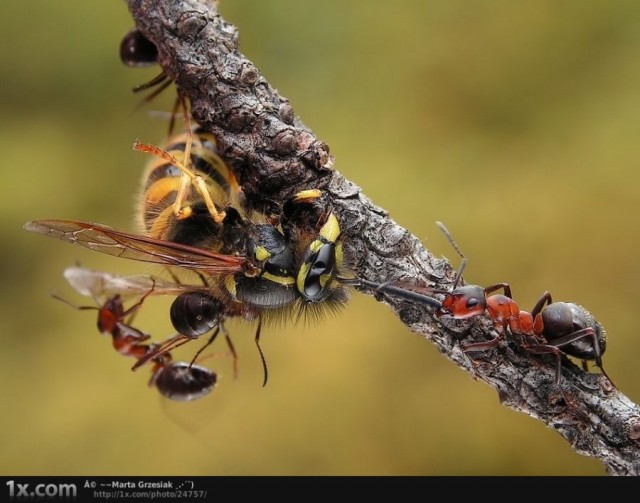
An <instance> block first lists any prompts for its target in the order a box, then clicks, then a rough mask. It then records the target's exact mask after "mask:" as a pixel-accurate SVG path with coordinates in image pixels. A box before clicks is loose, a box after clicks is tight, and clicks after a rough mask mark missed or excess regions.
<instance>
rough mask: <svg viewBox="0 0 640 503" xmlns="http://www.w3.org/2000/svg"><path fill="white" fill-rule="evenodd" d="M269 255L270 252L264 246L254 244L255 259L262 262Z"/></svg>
mask: <svg viewBox="0 0 640 503" xmlns="http://www.w3.org/2000/svg"><path fill="white" fill-rule="evenodd" d="M269 257H271V253H269V250H267V249H266V248H265V247H264V246H256V260H259V261H260V262H262V261H263V260H267V259H268V258H269Z"/></svg>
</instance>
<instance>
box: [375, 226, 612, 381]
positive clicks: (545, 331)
mask: <svg viewBox="0 0 640 503" xmlns="http://www.w3.org/2000/svg"><path fill="white" fill-rule="evenodd" d="M436 224H437V225H438V227H439V228H440V230H441V231H442V232H443V233H444V234H445V236H446V237H447V239H448V240H449V242H450V243H451V245H452V246H453V248H454V249H455V250H456V252H457V253H458V255H459V256H460V257H461V258H462V262H461V264H460V266H459V268H458V271H457V272H456V275H455V279H454V282H453V289H452V291H450V292H447V291H440V290H434V293H440V294H444V295H445V297H444V299H443V300H442V302H440V301H437V300H436V299H434V298H432V297H429V296H427V295H423V294H420V293H417V292H404V291H403V290H402V289H398V288H395V287H390V286H388V285H386V284H383V285H381V286H380V287H379V288H378V290H379V291H381V292H382V293H385V292H387V293H391V294H396V295H399V296H400V297H404V298H407V299H409V300H414V301H417V302H419V303H423V304H427V305H429V306H432V307H435V308H436V310H435V316H436V317H438V318H440V317H441V316H450V317H452V318H454V319H460V320H461V319H467V318H472V317H474V316H480V315H482V314H487V315H488V316H489V318H491V321H492V322H493V326H494V328H495V330H496V332H497V335H496V337H494V338H493V339H491V340H488V341H484V342H476V343H469V344H465V345H463V346H462V350H463V351H464V352H472V351H485V350H488V349H491V348H494V347H496V346H497V345H498V344H499V342H500V340H501V339H502V338H503V337H504V336H505V335H506V334H507V333H510V334H511V335H514V336H517V337H518V338H519V341H520V344H521V346H522V347H523V348H524V350H525V351H527V352H529V353H532V354H540V355H542V354H551V355H554V356H555V358H556V385H559V384H560V368H561V357H562V355H563V354H565V355H570V356H574V357H576V358H580V359H581V360H582V368H583V369H584V370H585V371H588V366H587V361H588V360H589V361H595V365H596V366H597V367H598V368H599V369H600V371H601V372H602V374H603V375H604V376H605V377H606V378H607V379H608V380H609V382H611V384H612V385H613V386H614V387H615V385H614V384H613V381H612V380H611V378H610V377H609V376H608V375H607V373H606V372H605V370H604V368H603V366H602V354H603V353H604V351H605V349H606V335H605V331H604V329H603V328H602V326H601V325H600V323H598V322H597V321H596V319H595V318H594V317H593V316H592V315H591V314H590V313H589V312H588V311H587V310H586V309H585V308H583V307H582V306H579V305H577V304H573V303H569V302H553V300H552V298H551V294H550V293H549V292H544V293H543V294H542V296H541V297H540V299H539V300H538V301H537V302H536V304H535V306H534V308H533V310H532V311H531V312H527V311H523V310H521V309H520V307H519V306H518V304H517V303H516V302H515V301H514V300H513V297H512V295H511V287H510V285H509V284H508V283H496V284H494V285H491V286H488V287H486V288H483V287H481V286H478V285H466V286H458V283H459V282H460V279H461V276H462V271H463V270H464V269H465V267H466V264H467V258H466V257H465V255H464V254H463V253H462V251H461V250H460V248H459V247H458V245H457V244H456V242H455V241H454V239H453V237H452V236H451V234H450V233H449V231H448V230H447V228H446V227H445V226H444V224H442V223H441V222H436ZM499 290H502V291H503V293H502V294H501V293H494V292H498V291H499ZM561 348H562V349H561Z"/></svg>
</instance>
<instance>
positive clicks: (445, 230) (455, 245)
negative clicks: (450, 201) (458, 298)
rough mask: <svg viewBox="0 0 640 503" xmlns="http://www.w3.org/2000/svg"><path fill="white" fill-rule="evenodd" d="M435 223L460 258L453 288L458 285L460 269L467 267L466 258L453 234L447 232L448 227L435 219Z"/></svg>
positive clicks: (460, 275) (460, 274)
mask: <svg viewBox="0 0 640 503" xmlns="http://www.w3.org/2000/svg"><path fill="white" fill-rule="evenodd" d="M436 225H437V226H438V227H439V229H440V230H441V231H442V233H443V234H444V235H445V237H446V238H447V240H448V241H449V243H451V246H453V249H454V250H455V251H456V252H457V253H458V255H460V258H461V259H462V262H460V266H459V267H458V270H457V271H456V279H455V281H454V282H453V289H454V290H455V289H456V287H457V286H458V282H459V281H460V278H461V277H462V271H464V270H465V268H466V267H467V262H468V260H467V257H465V255H464V253H462V250H461V249H460V247H459V246H458V243H456V242H455V240H454V239H453V236H452V235H451V233H450V232H449V229H447V228H446V226H445V225H444V224H443V223H442V222H440V221H436Z"/></svg>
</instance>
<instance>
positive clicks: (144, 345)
mask: <svg viewBox="0 0 640 503" xmlns="http://www.w3.org/2000/svg"><path fill="white" fill-rule="evenodd" d="M64 276H65V278H66V279H67V281H68V282H69V284H70V285H71V286H72V287H73V288H75V289H76V290H77V291H78V292H79V293H81V294H83V295H87V296H91V297H93V298H94V300H96V304H97V305H96V306H78V305H75V304H72V303H71V302H69V301H67V300H65V299H63V298H62V297H59V296H57V295H53V297H54V298H56V299H58V300H61V301H62V302H64V303H66V304H68V305H69V306H71V307H73V308H75V309H78V310H82V311H84V310H95V311H98V321H97V326H98V330H99V331H100V333H102V334H104V335H110V336H111V342H112V345H113V348H114V349H115V350H116V351H117V352H118V353H120V354H121V355H123V356H129V357H133V358H135V359H136V360H137V361H138V362H139V361H142V360H145V361H149V360H150V363H151V378H150V379H149V386H155V387H156V388H157V389H158V391H159V392H160V394H161V395H163V396H164V397H166V398H170V399H172V400H178V401H191V400H195V399H198V398H201V397H203V396H205V395H207V394H208V393H209V392H210V391H211V390H212V389H213V388H214V386H215V384H216V382H217V374H216V373H214V372H212V371H211V370H209V369H207V368H206V367H203V366H201V365H197V364H195V360H196V358H197V356H198V355H199V354H200V352H201V351H199V352H198V354H196V356H195V357H194V358H193V360H192V361H191V362H190V363H187V362H173V361H172V360H173V358H172V356H171V353H170V352H169V351H164V352H159V351H157V349H158V347H159V344H157V343H149V342H148V341H149V339H150V338H151V336H150V335H148V334H147V333H145V332H143V331H141V330H139V329H137V328H135V327H134V326H133V325H132V324H131V323H132V319H133V316H134V315H135V314H136V312H137V311H138V309H139V308H140V307H141V306H142V304H143V302H144V301H145V299H146V298H147V297H148V296H149V295H150V294H151V293H157V294H162V293H170V292H171V291H172V289H171V286H172V285H171V284H170V283H167V282H164V281H162V280H156V279H155V278H153V277H151V276H132V277H119V276H113V275H110V274H108V273H100V272H97V271H90V270H88V269H84V268H81V267H70V268H67V269H66V270H65V271H64ZM156 281H157V282H158V284H157V285H156ZM156 287H157V288H156ZM139 293H142V297H141V298H140V300H139V301H138V302H136V303H135V304H133V305H131V306H130V307H129V308H128V309H125V308H124V301H123V295H132V294H139ZM105 296H106V300H105V301H104V302H102V303H101V302H99V301H98V298H99V297H105ZM202 349H204V347H203V348H202Z"/></svg>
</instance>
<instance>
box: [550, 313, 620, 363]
mask: <svg viewBox="0 0 640 503" xmlns="http://www.w3.org/2000/svg"><path fill="white" fill-rule="evenodd" d="M541 315H542V321H543V324H544V330H543V332H542V335H543V336H544V337H545V339H546V340H547V341H548V342H549V343H551V344H553V343H554V341H555V340H556V339H559V338H561V337H565V336H568V335H570V334H574V333H576V332H578V331H588V330H589V329H591V330H593V333H594V334H595V338H596V340H597V342H598V346H599V352H598V351H597V350H596V347H595V344H594V340H593V337H583V338H580V339H578V340H575V341H573V342H570V343H568V344H566V345H564V346H563V347H562V349H563V351H564V352H565V353H567V354H568V355H571V356H575V357H577V358H582V359H583V360H596V359H599V358H600V355H602V354H603V353H604V351H605V349H606V346H607V338H606V334H605V331H604V329H603V328H602V325H600V323H598V322H597V321H596V319H595V318H594V317H593V316H592V315H591V313H590V312H589V311H587V310H586V309H585V308H584V307H582V306H579V305H578V304H573V303H571V302H554V303H552V304H549V305H548V306H546V307H545V308H544V309H543V310H542V313H541Z"/></svg>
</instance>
